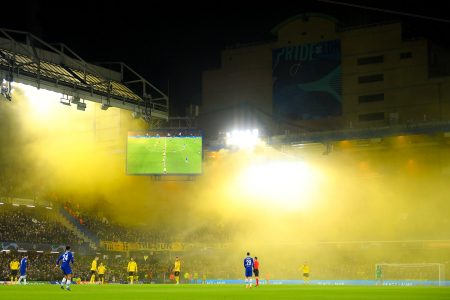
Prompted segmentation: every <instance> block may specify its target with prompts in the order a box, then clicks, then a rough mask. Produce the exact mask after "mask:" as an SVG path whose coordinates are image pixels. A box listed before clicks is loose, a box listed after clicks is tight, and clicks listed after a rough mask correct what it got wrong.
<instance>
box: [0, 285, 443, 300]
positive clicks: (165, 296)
mask: <svg viewBox="0 0 450 300" xmlns="http://www.w3.org/2000/svg"><path fill="white" fill-rule="evenodd" d="M71 288H72V291H70V292H69V291H65V290H61V289H60V288H59V286H58V285H50V284H45V285H27V286H18V285H14V286H7V285H3V286H0V296H1V299H27V300H49V299H79V300H103V299H105V300H116V299H117V300H119V299H120V300H125V299H126V300H128V299H132V300H153V299H155V300H172V299H174V300H175V299H176V300H203V299H205V300H206V299H223V300H234V299H245V300H252V299H255V300H269V299H270V300H273V299H283V300H288V299H301V300H344V299H345V300H348V299H350V300H357V299H361V300H366V299H367V300H368V299H371V300H372V299H373V300H379V299H381V300H390V299H407V300H419V299H423V300H425V299H426V300H430V299H431V300H433V299H442V300H443V299H450V288H448V287H386V286H383V287H378V286H370V287H369V286H364V287H360V286H358V287H356V286H302V285H261V286H259V287H257V288H255V287H253V288H251V289H246V288H245V287H244V286H243V285H201V284H199V285H173V284H171V285H169V284H167V285H159V284H146V285H121V284H118V285H72V286H71Z"/></svg>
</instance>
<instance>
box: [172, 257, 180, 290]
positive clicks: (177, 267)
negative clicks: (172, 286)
mask: <svg viewBox="0 0 450 300" xmlns="http://www.w3.org/2000/svg"><path fill="white" fill-rule="evenodd" d="M180 272H181V261H180V259H179V258H178V256H177V257H175V263H174V266H173V274H174V275H175V281H176V282H177V283H176V284H180Z"/></svg>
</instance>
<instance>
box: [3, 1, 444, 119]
mask: <svg viewBox="0 0 450 300" xmlns="http://www.w3.org/2000/svg"><path fill="white" fill-rule="evenodd" d="M342 2H346V3H353V4H359V5H367V6H372V7H377V8H382V9H389V10H396V11H401V12H406V13H411V14H420V15H426V16H430V17H435V18H442V19H450V16H448V12H449V11H450V10H449V8H450V7H449V6H450V4H448V3H445V2H444V1H435V0H433V1H419V2H420V3H419V4H412V3H411V2H412V1H395V3H394V1H391V2H382V1H350V0H345V1H342ZM143 3H144V1H121V2H119V3H116V1H70V2H69V1H58V2H53V1H20V2H19V1H17V2H16V1H9V2H7V3H2V4H1V6H0V10H1V14H0V27H3V28H9V29H17V30H25V31H29V32H32V33H33V34H35V35H37V36H39V37H41V38H43V39H44V40H45V41H47V42H62V43H65V44H66V45H67V46H68V47H69V48H71V49H73V50H74V51H75V52H77V53H78V54H79V55H80V56H81V57H83V58H84V59H85V60H86V61H88V62H97V61H123V62H125V63H126V64H128V65H129V66H131V67H132V68H134V69H135V70H136V71H137V72H138V73H140V74H141V75H143V76H144V77H145V78H146V79H148V80H149V81H150V82H152V83H153V84H155V85H156V86H157V87H158V88H160V89H161V90H162V91H164V92H165V93H169V97H170V105H171V115H172V116H177V115H178V116H181V115H184V108H185V107H186V106H187V105H188V104H189V103H201V72H202V71H203V70H207V69H212V68H218V67H219V66H220V60H219V59H220V50H221V49H224V48H225V47H226V46H234V45H237V44H245V43H250V42H256V41H264V40H270V39H272V38H273V37H272V36H271V35H270V33H269V32H270V30H271V29H272V28H273V27H274V26H276V25H277V24H278V23H280V22H282V21H283V20H285V19H287V18H289V17H291V16H294V15H296V14H300V13H304V12H319V13H324V14H329V15H332V16H334V17H335V18H337V19H339V20H341V21H342V22H343V23H344V24H346V25H358V24H364V23H371V22H378V21H383V20H401V21H403V22H404V23H405V25H406V26H405V30H406V32H407V34H408V35H411V36H417V37H427V38H430V39H432V40H433V41H435V42H437V43H439V44H441V45H442V46H445V47H449V48H450V23H445V22H438V21H430V20H424V19H419V18H414V17H404V16H400V15H395V14H389V13H381V12H374V11H371V10H366V9H361V8H353V7H348V6H341V5H337V4H332V3H324V2H320V1H313V0H309V1H295V2H294V1H289V2H284V3H283V2H280V1H274V2H272V3H269V4H263V2H261V1H259V2H243V1H240V2H238V1H226V2H225V1H219V2H213V1H211V2H208V4H200V2H188V4H180V3H181V1H180V2H175V1H173V2H169V1H167V2H164V4H162V3H161V2H153V1H146V3H147V4H146V5H144V4H143Z"/></svg>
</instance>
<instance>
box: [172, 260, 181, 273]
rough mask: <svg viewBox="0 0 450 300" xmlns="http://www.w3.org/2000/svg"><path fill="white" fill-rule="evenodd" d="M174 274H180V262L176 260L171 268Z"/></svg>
mask: <svg viewBox="0 0 450 300" xmlns="http://www.w3.org/2000/svg"><path fill="white" fill-rule="evenodd" d="M173 271H174V272H180V271H181V261H179V260H176V261H175V265H174V267H173Z"/></svg>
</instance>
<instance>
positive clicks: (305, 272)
mask: <svg viewBox="0 0 450 300" xmlns="http://www.w3.org/2000/svg"><path fill="white" fill-rule="evenodd" d="M302 271H303V274H309V266H308V265H303V266H302Z"/></svg>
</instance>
